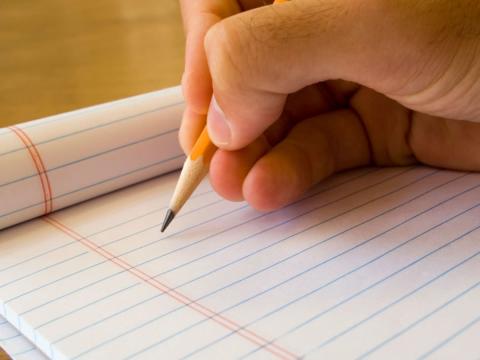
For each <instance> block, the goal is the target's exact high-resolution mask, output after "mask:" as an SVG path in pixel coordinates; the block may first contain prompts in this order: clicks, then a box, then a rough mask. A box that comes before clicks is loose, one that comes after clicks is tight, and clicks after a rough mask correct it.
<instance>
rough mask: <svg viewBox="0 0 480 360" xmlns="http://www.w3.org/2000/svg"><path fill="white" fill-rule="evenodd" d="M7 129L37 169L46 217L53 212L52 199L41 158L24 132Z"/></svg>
mask: <svg viewBox="0 0 480 360" xmlns="http://www.w3.org/2000/svg"><path fill="white" fill-rule="evenodd" d="M9 129H10V130H12V131H13V132H14V133H15V135H17V136H18V138H19V139H20V140H21V141H22V143H23V144H24V145H25V148H26V149H27V150H28V152H29V153H30V156H31V157H32V160H33V163H34V164H35V168H36V169H37V173H38V176H39V177H40V182H41V183H42V190H43V200H44V213H45V215H47V214H49V213H51V212H52V211H53V199H52V188H51V186H50V180H49V179H48V175H47V170H46V168H45V164H44V163H43V160H42V157H41V156H40V153H39V152H38V149H37V148H36V147H35V144H34V143H33V141H32V140H31V139H30V137H29V136H28V135H27V133H26V132H25V131H23V130H22V129H20V128H19V127H17V126H10V127H9Z"/></svg>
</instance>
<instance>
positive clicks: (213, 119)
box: [207, 97, 232, 146]
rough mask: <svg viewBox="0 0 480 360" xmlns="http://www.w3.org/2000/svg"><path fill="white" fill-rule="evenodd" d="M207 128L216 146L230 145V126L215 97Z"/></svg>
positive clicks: (209, 111) (209, 112)
mask: <svg viewBox="0 0 480 360" xmlns="http://www.w3.org/2000/svg"><path fill="white" fill-rule="evenodd" d="M207 126H208V134H209V135H210V138H211V140H212V141H213V142H214V143H215V145H218V146H224V145H228V144H229V143H230V139H231V137H232V131H231V129H230V124H229V122H228V120H227V118H226V117H225V114H224V113H223V111H222V109H220V106H218V103H217V100H216V99H215V97H212V101H211V102H210V107H209V109H208V116H207Z"/></svg>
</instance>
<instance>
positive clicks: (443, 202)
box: [199, 185, 480, 351]
mask: <svg viewBox="0 0 480 360" xmlns="http://www.w3.org/2000/svg"><path fill="white" fill-rule="evenodd" d="M479 186H480V185H477V186H475V188H478V187H479ZM471 190H472V189H470V190H469V191H471ZM464 193H465V192H462V193H460V194H457V195H455V196H453V197H451V198H449V199H447V200H445V201H442V202H441V203H438V204H437V205H435V206H433V207H431V208H429V209H427V210H424V211H422V212H421V213H419V214H416V215H414V216H412V217H410V218H408V219H407V220H405V221H402V222H400V223H398V224H396V225H395V226H393V227H391V228H388V229H387V230H385V231H383V232H381V233H379V234H377V235H375V236H373V237H370V238H369V239H367V240H365V241H363V242H361V243H359V244H357V245H355V246H353V247H351V248H348V249H347V250H345V251H342V252H341V253H339V254H336V255H335V256H332V257H330V258H328V259H326V260H324V261H322V262H320V263H317V264H315V265H314V266H311V267H309V268H307V269H305V270H303V271H302V272H300V273H297V274H296V275H293V276H291V277H289V278H287V279H285V280H283V281H281V282H279V283H277V284H275V285H273V286H271V287H269V288H267V289H265V290H263V291H260V292H258V293H256V294H255V295H252V296H250V297H248V298H246V299H244V300H242V301H240V302H237V303H235V304H234V305H231V306H229V307H227V308H225V309H222V311H221V313H224V312H227V311H229V310H232V309H234V308H237V307H238V306H240V305H244V304H245V303H247V302H249V301H251V300H253V299H256V298H258V297H259V296H262V295H264V294H266V293H268V292H270V291H272V290H274V289H276V288H278V287H280V286H283V285H285V284H287V283H289V282H290V281H292V280H294V279H296V278H299V277H300V276H303V275H305V274H306V273H308V272H310V271H312V270H314V269H318V268H319V267H320V266H323V265H325V264H327V263H329V262H331V261H333V260H335V259H337V258H339V257H340V256H343V255H345V254H347V253H350V252H352V251H353V250H355V249H357V248H359V247H361V246H363V245H365V244H367V243H369V242H371V241H373V240H375V239H378V238H379V237H381V236H383V235H385V234H387V233H389V232H391V231H393V230H395V229H397V228H399V227H400V226H403V225H405V224H407V223H408V222H410V221H412V220H414V219H416V218H417V217H419V216H421V215H424V214H426V213H428V212H430V211H431V210H433V209H434V208H437V207H439V206H441V205H443V204H445V203H446V202H448V201H451V200H452V199H454V198H456V197H458V196H461V195H463V194H464ZM479 205H480V204H479ZM479 205H475V206H473V207H471V208H469V209H466V210H463V211H461V212H460V213H458V214H456V215H454V216H452V217H450V218H448V219H446V220H445V221H442V222H440V223H439V224H437V225H434V226H432V227H430V228H429V229H427V230H425V231H424V232H422V233H420V234H417V235H416V236H414V237H412V238H410V239H408V240H406V241H404V242H402V243H400V244H398V245H396V246H395V247H393V248H391V249H389V250H387V251H386V252H383V253H382V254H380V255H378V256H376V257H374V258H372V259H371V260H369V261H367V262H365V263H363V264H362V265H359V266H357V267H355V268H353V269H352V270H349V271H347V272H345V273H343V274H342V275H340V276H338V277H336V278H334V279H332V280H330V281H328V282H326V283H324V284H323V285H321V286H319V287H317V288H315V289H313V290H311V291H309V292H307V293H305V294H303V295H301V296H299V297H296V298H294V299H293V300H290V301H289V302H287V303H285V304H283V305H281V306H279V307H277V308H275V309H273V310H271V311H269V312H267V313H265V314H264V315H262V316H260V317H258V318H256V319H255V320H253V321H250V322H249V323H247V324H245V325H244V326H242V327H241V329H245V328H247V327H249V326H251V325H253V324H256V323H258V322H260V321H262V320H265V319H267V318H268V317H270V316H272V315H274V314H276V313H278V312H280V311H282V310H284V309H286V308H287V307H289V306H291V305H293V304H295V303H298V302H299V301H301V300H304V299H305V298H307V297H309V296H311V295H313V294H316V293H318V292H319V291H321V290H323V289H325V288H327V287H329V286H331V285H333V284H335V283H336V282H337V281H339V280H341V279H344V278H346V277H347V276H349V275H351V274H353V273H355V272H357V271H358V270H360V269H363V268H365V267H367V266H369V265H371V264H372V263H374V262H376V261H378V260H380V259H382V258H383V257H385V256H386V255H388V254H390V253H393V252H394V251H396V250H398V249H400V248H402V247H403V246H405V245H407V244H409V243H411V242H412V241H414V240H416V239H418V238H419V237H421V236H423V235H425V234H426V233H428V232H430V231H432V230H434V229H436V228H438V227H440V226H442V225H444V224H446V223H447V222H449V221H452V220H454V219H456V218H458V217H460V216H462V215H464V214H465V213H467V212H469V211H470V210H472V209H473V208H476V207H478V206H479ZM334 236H337V235H334ZM233 334H234V332H231V333H229V334H227V335H226V336H223V337H222V338H220V339H217V340H215V341H214V342H212V343H211V345H213V344H215V343H217V342H219V341H221V340H224V339H225V338H227V337H229V336H231V335H233ZM199 351H200V350H199Z"/></svg>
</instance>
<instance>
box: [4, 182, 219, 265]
mask: <svg viewBox="0 0 480 360" xmlns="http://www.w3.org/2000/svg"><path fill="white" fill-rule="evenodd" d="M212 192H213V191H212V190H208V191H205V192H202V193H199V194H194V195H193V196H192V197H191V198H192V199H193V198H196V197H200V196H203V195H206V194H210V193H212ZM210 205H211V204H210ZM167 208H168V206H163V207H161V208H157V209H154V210H151V211H148V212H146V213H144V214H141V215H138V216H135V217H133V218H129V219H128V220H125V221H122V222H120V223H117V224H115V225H112V226H109V227H107V228H105V229H102V230H98V231H96V232H94V233H91V234H88V235H86V236H85V237H86V238H90V237H92V236H95V235H99V234H101V233H104V232H106V231H108V230H112V229H114V228H116V227H119V226H122V225H125V224H128V223H129V222H132V221H135V220H138V219H141V218H143V217H145V216H148V215H151V214H153V213H155V212H159V211H164V210H166V209H167ZM201 208H202V207H201ZM201 208H199V209H201ZM199 209H193V210H191V211H187V212H183V213H181V214H179V215H178V216H177V218H180V217H182V216H185V215H188V214H190V213H193V212H195V211H197V210H199ZM72 244H78V241H77V240H72V241H69V242H67V243H66V244H63V245H60V246H57V247H55V248H52V249H50V250H47V251H44V252H42V253H40V254H37V255H34V256H32V257H29V258H27V259H24V260H22V261H20V262H18V263H14V264H11V265H8V266H6V267H4V268H3V269H0V272H3V271H6V270H10V269H13V268H14V267H17V266H19V265H23V264H26V263H27V262H29V261H32V260H35V259H38V258H40V257H42V256H44V255H47V254H50V253H52V252H54V251H57V250H61V249H63V248H65V247H66V246H69V245H72ZM102 247H103V246H102Z"/></svg>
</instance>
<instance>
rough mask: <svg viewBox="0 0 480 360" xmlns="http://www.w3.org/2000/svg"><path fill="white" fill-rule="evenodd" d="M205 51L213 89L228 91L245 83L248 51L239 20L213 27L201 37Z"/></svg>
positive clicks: (249, 57) (222, 22) (248, 58)
mask: <svg viewBox="0 0 480 360" xmlns="http://www.w3.org/2000/svg"><path fill="white" fill-rule="evenodd" d="M205 49H206V53H207V58H208V64H209V68H210V73H211V76H212V80H213V83H214V86H215V90H217V91H218V90H219V91H231V90H233V89H236V88H239V87H241V86H242V84H248V81H249V79H251V69H252V64H251V63H250V61H251V60H250V59H251V56H250V55H251V51H250V45H249V43H248V39H247V38H246V36H245V27H244V25H243V24H242V22H241V21H239V20H238V19H235V18H230V19H226V20H223V21H221V22H219V23H217V24H216V25H214V26H213V27H212V28H211V29H210V30H209V31H208V33H207V35H206V37H205Z"/></svg>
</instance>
